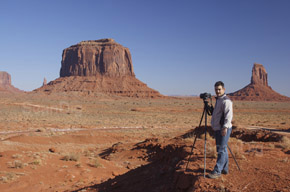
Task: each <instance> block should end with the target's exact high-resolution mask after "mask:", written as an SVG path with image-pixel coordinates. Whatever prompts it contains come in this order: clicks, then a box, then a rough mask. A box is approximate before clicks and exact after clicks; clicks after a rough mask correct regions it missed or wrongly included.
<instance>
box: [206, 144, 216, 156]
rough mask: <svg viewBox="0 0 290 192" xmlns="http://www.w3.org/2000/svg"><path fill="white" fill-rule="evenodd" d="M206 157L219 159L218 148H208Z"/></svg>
mask: <svg viewBox="0 0 290 192" xmlns="http://www.w3.org/2000/svg"><path fill="white" fill-rule="evenodd" d="M206 155H207V156H208V157H212V158H217V152H216V147H213V146H209V147H207V149H206Z"/></svg>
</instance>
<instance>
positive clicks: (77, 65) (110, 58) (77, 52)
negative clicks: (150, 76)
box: [60, 39, 134, 77]
mask: <svg viewBox="0 0 290 192" xmlns="http://www.w3.org/2000/svg"><path fill="white" fill-rule="evenodd" d="M99 75H107V76H110V77H120V76H134V72H133V65H132V59H131V54H130V51H129V49H128V48H125V47H123V46H122V45H120V44H118V43H116V42H115V41H114V40H113V39H101V40H96V41H82V42H80V43H78V44H77V45H73V46H70V47H69V48H67V49H65V50H64V51H63V54H62V62H61V70H60V77H68V76H99Z"/></svg>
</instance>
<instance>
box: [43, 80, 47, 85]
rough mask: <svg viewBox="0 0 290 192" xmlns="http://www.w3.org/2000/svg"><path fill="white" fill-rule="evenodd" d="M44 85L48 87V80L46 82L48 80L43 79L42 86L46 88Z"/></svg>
mask: <svg viewBox="0 0 290 192" xmlns="http://www.w3.org/2000/svg"><path fill="white" fill-rule="evenodd" d="M44 85H47V80H46V78H44V79H43V83H42V86H44Z"/></svg>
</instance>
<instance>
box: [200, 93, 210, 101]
mask: <svg viewBox="0 0 290 192" xmlns="http://www.w3.org/2000/svg"><path fill="white" fill-rule="evenodd" d="M199 97H200V98H201V99H203V100H206V99H209V98H211V94H210V93H201V94H200V95H199Z"/></svg>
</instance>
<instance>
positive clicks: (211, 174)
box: [207, 173, 221, 179]
mask: <svg viewBox="0 0 290 192" xmlns="http://www.w3.org/2000/svg"><path fill="white" fill-rule="evenodd" d="M220 176H221V174H218V173H210V174H208V175H207V177H208V178H210V179H216V178H219V177H220Z"/></svg>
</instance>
